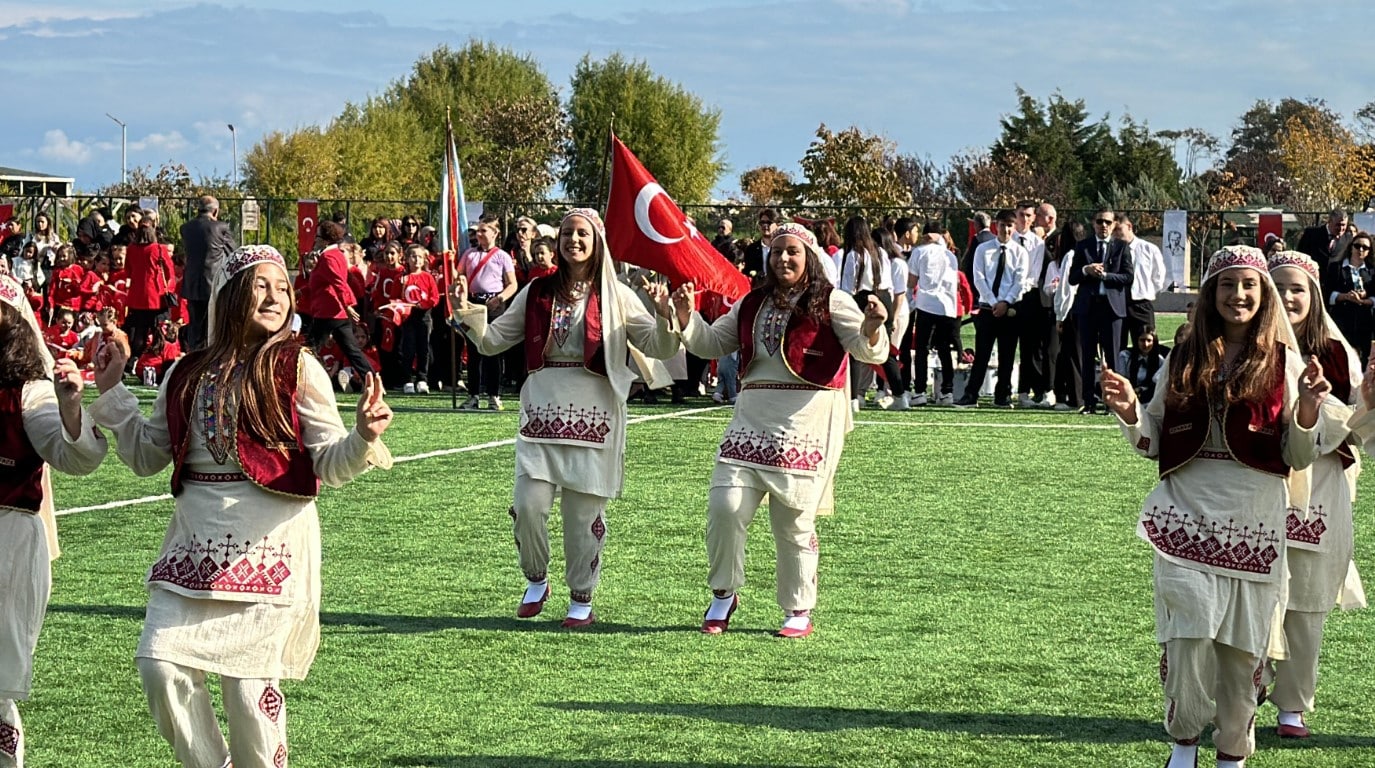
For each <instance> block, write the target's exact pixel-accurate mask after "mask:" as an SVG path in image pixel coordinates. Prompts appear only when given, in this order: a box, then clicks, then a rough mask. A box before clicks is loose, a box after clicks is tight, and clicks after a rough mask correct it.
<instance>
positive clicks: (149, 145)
mask: <svg viewBox="0 0 1375 768" xmlns="http://www.w3.org/2000/svg"><path fill="white" fill-rule="evenodd" d="M188 146H190V142H188V141H187V140H186V137H185V136H182V135H181V131H172V132H170V133H150V134H148V135H147V136H144V137H143V138H142V139H139V140H138V141H131V142H129V149H130V150H131V151H134V152H142V151H143V150H145V149H152V150H157V151H159V152H176V151H177V150H179V149H185V148H186V147H188Z"/></svg>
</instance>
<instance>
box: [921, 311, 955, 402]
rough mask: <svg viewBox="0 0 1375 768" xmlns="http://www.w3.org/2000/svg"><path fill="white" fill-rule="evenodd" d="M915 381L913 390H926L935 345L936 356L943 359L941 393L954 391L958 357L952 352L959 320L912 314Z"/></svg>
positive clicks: (931, 314) (932, 314)
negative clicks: (955, 357)
mask: <svg viewBox="0 0 1375 768" xmlns="http://www.w3.org/2000/svg"><path fill="white" fill-rule="evenodd" d="M912 325H913V326H915V329H914V330H913V332H912V382H913V384H914V386H913V390H912V391H914V392H925V391H926V366H927V360H928V359H930V357H931V346H932V344H935V347H936V356H937V357H938V358H940V361H941V383H940V386H939V388H938V390H937V393H938V394H942V395H948V394H951V393H953V392H954V390H955V360H954V355H953V354H952V353H955V354H958V353H959V352H960V351H961V350H958V349H955V347H956V346H957V343H956V339H958V338H959V329H960V319H959V318H957V317H945V316H943V315H937V314H934V313H931V312H923V311H922V310H920V309H919V310H917V311H916V313H915V314H914V315H913V317H912Z"/></svg>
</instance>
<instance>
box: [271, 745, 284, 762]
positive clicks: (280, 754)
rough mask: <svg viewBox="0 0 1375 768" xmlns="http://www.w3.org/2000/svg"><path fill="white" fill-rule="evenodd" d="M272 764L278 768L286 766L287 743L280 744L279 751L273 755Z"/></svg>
mask: <svg viewBox="0 0 1375 768" xmlns="http://www.w3.org/2000/svg"><path fill="white" fill-rule="evenodd" d="M272 765H274V766H275V767H276V768H286V745H285V744H278V745H277V753H276V754H274V755H273V756H272Z"/></svg>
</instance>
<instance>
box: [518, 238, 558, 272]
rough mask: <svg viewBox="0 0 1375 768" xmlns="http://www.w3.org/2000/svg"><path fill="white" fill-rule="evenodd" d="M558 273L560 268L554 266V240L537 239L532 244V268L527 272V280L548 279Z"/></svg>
mask: <svg viewBox="0 0 1375 768" xmlns="http://www.w3.org/2000/svg"><path fill="white" fill-rule="evenodd" d="M557 271H559V268H558V267H556V266H554V238H552V237H541V238H537V239H536V240H535V242H533V243H531V244H530V268H529V269H528V270H526V273H525V274H526V279H527V280H534V279H535V278H537V277H547V276H548V275H552V274H554V273H555V272H557Z"/></svg>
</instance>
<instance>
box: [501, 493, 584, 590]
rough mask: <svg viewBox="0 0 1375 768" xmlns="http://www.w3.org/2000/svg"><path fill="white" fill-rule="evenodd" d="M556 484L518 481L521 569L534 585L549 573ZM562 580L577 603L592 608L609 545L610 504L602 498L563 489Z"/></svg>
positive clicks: (517, 532) (515, 516) (516, 510)
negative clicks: (607, 522)
mask: <svg viewBox="0 0 1375 768" xmlns="http://www.w3.org/2000/svg"><path fill="white" fill-rule="evenodd" d="M558 490H560V489H559V488H558V486H556V485H554V484H553V483H549V482H545V481H544V480H536V479H534V478H532V477H529V476H526V475H518V476H517V477H516V489H515V506H514V507H513V510H514V512H513V515H512V516H513V519H514V522H513V526H514V529H515V535H516V550H517V552H518V553H519V555H520V568H521V571H523V572H524V574H525V578H526V579H529V580H530V581H543V580H544V579H545V578H547V577H548V571H549V512H550V510H551V509H552V508H553V506H554V492H555V491H558ZM560 495H561V499H560V501H559V514H561V515H562V516H563V558H564V563H565V566H566V567H565V572H564V576H565V578H566V579H567V582H568V591H569V593H570V594H571V595H572V597H573V599H574V600H577V601H578V602H582V603H589V602H592V593H593V592H594V591H596V589H597V584H598V582H599V581H601V575H602V548H603V547H604V546H605V545H606V514H605V513H606V502H607V499H606V498H605V497H602V496H593V495H592V494H588V493H579V492H578V491H572V490H569V489H567V488H564V489H562V491H561V494H560Z"/></svg>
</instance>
